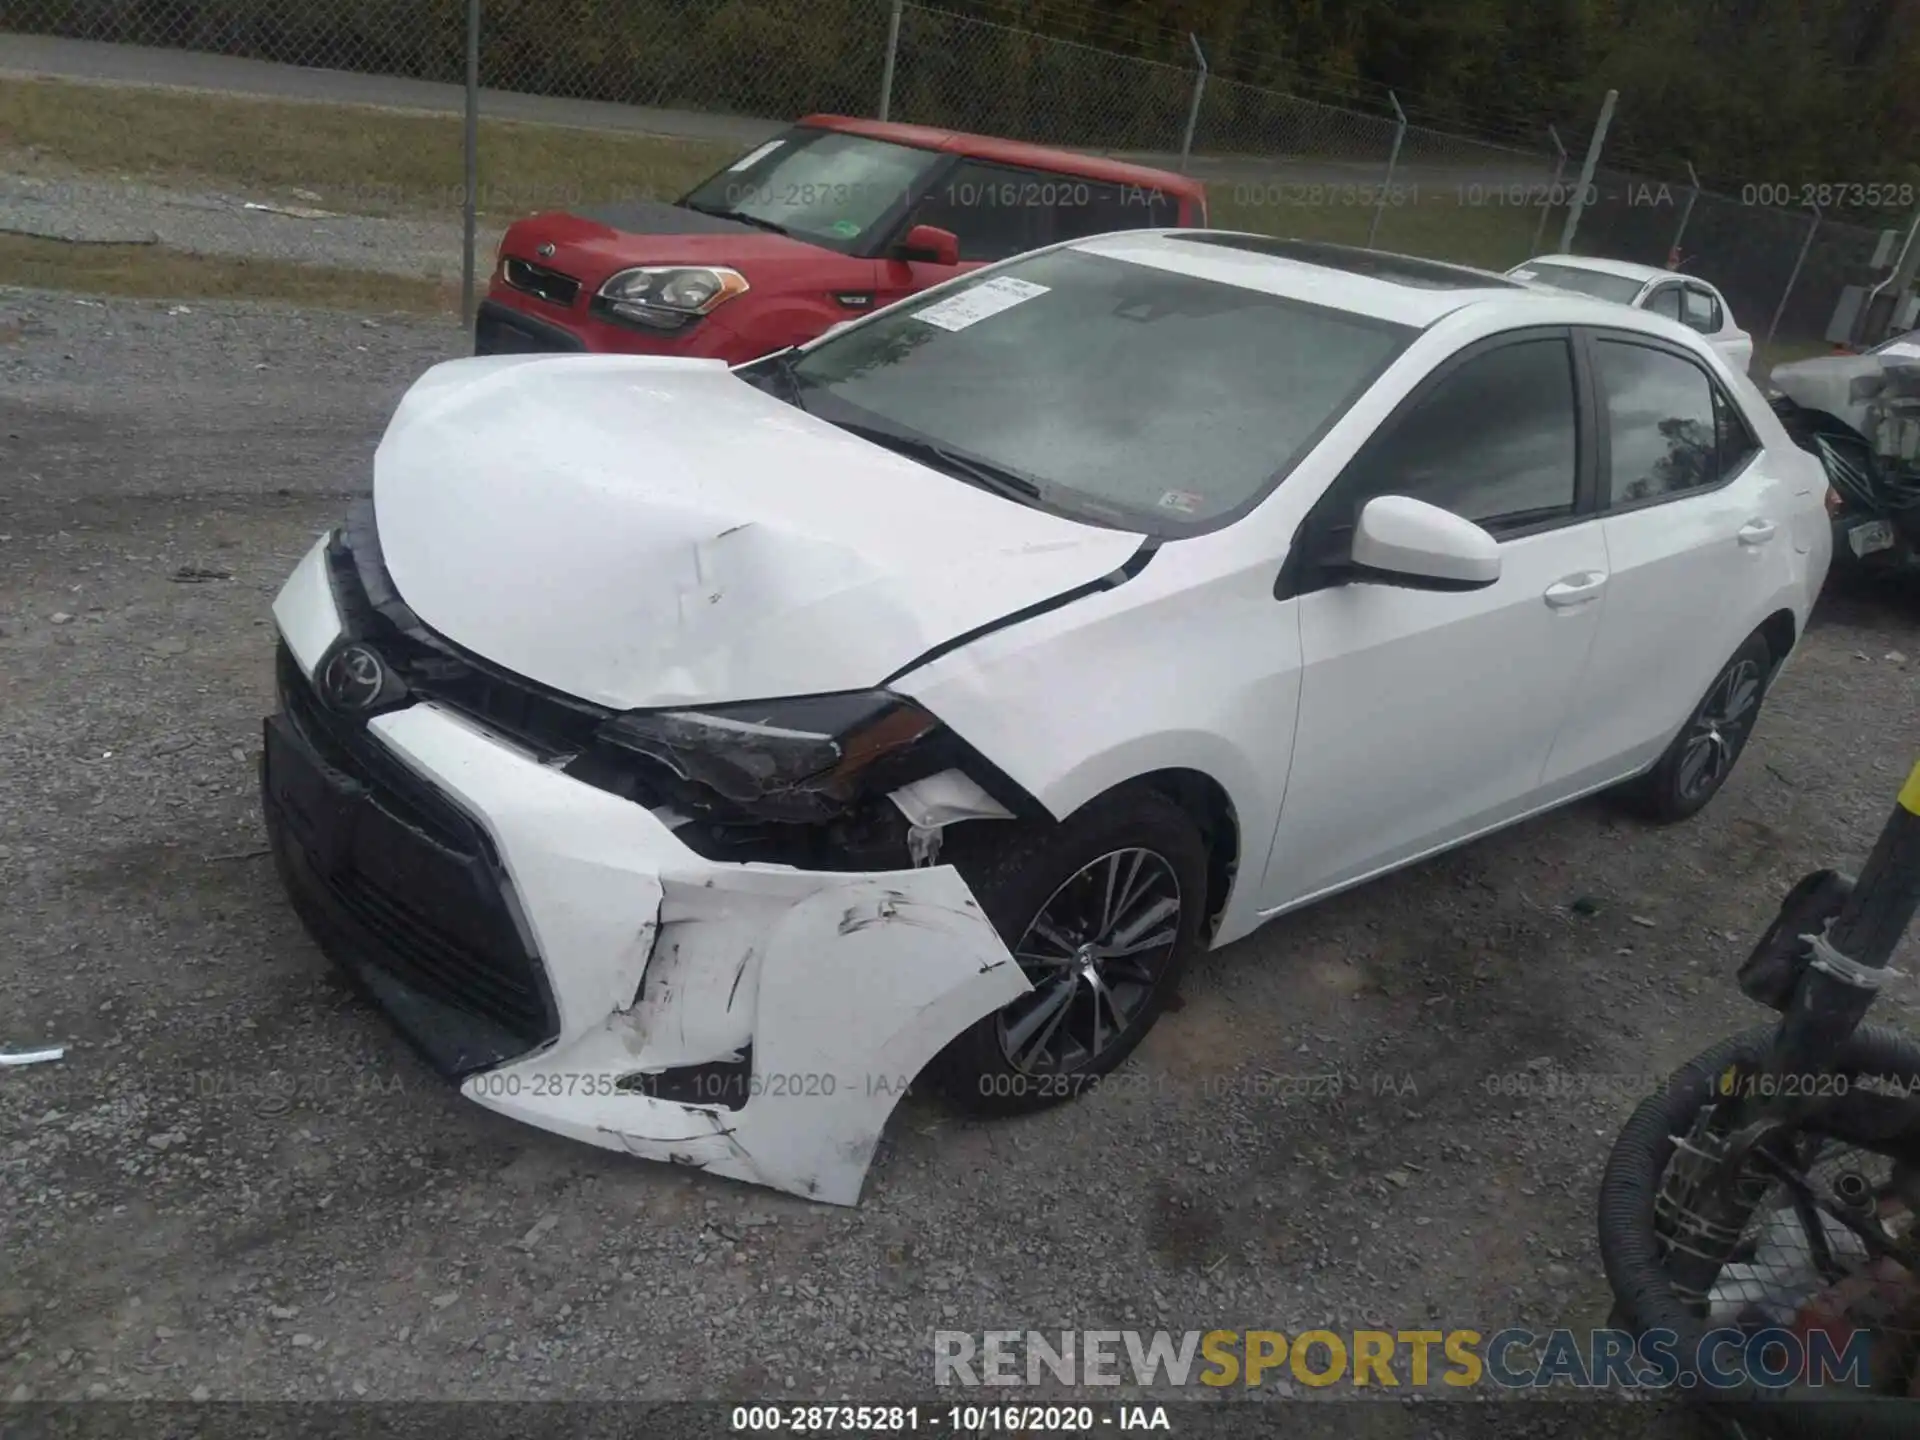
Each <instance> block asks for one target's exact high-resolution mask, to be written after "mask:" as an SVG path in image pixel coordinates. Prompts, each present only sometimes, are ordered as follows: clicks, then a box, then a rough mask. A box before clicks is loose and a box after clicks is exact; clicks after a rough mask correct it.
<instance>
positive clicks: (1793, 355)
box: [1753, 340, 1833, 379]
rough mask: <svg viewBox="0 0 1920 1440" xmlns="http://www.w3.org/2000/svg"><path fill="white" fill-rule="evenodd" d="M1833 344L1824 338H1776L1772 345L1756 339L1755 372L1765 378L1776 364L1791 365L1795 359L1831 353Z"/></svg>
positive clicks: (1806, 358) (1754, 347) (1811, 357)
mask: <svg viewBox="0 0 1920 1440" xmlns="http://www.w3.org/2000/svg"><path fill="white" fill-rule="evenodd" d="M1832 353H1833V346H1831V345H1829V344H1828V343H1827V342H1826V341H1824V340H1776V341H1774V342H1773V344H1771V345H1767V344H1763V343H1761V342H1759V341H1758V340H1756V341H1755V342H1754V346H1753V373H1754V374H1755V375H1758V376H1760V377H1761V378H1763V379H1764V378H1765V377H1766V376H1768V375H1771V374H1772V373H1773V367H1774V366H1776V365H1791V364H1792V363H1793V362H1794V361H1795V360H1811V359H1813V358H1814V356H1816V355H1831V354H1832Z"/></svg>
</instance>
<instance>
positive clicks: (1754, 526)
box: [1740, 520, 1776, 545]
mask: <svg viewBox="0 0 1920 1440" xmlns="http://www.w3.org/2000/svg"><path fill="white" fill-rule="evenodd" d="M1775 528H1776V527H1775V526H1774V523H1773V522H1772V521H1771V520H1749V521H1748V522H1747V523H1746V524H1744V525H1742V526H1741V527H1740V543H1741V544H1742V545H1764V544H1766V543H1767V542H1768V541H1769V540H1771V539H1773V535H1774V530H1775Z"/></svg>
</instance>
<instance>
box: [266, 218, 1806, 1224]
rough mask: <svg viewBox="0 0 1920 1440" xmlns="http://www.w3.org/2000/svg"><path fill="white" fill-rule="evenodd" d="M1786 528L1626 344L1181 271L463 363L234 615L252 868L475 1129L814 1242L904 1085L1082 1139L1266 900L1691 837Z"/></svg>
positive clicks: (1750, 688)
mask: <svg viewBox="0 0 1920 1440" xmlns="http://www.w3.org/2000/svg"><path fill="white" fill-rule="evenodd" d="M1825 491H1826V481H1825V477H1824V475H1823V473H1822V472H1821V470H1820V467H1819V464H1818V462H1817V461H1816V460H1815V459H1814V458H1813V457H1812V456H1811V455H1809V454H1807V453H1806V452H1804V451H1802V450H1800V449H1798V448H1797V447H1796V446H1794V445H1793V443H1792V442H1791V441H1790V440H1789V439H1788V438H1787V436H1786V435H1785V433H1784V432H1783V431H1782V430H1781V428H1780V425H1779V423H1778V422H1777V421H1776V420H1775V418H1774V416H1773V415H1772V413H1771V412H1770V411H1769V409H1768V407H1767V405H1766V403H1765V402H1764V400H1763V399H1762V398H1761V396H1760V394H1759V392H1758V391H1757V390H1755V389H1754V387H1753V385H1752V384H1751V382H1749V381H1748V380H1747V379H1746V378H1745V376H1744V375H1741V374H1739V373H1737V372H1736V371H1735V370H1734V369H1732V368H1730V367H1729V366H1728V365H1727V363H1726V362H1725V360H1724V359H1723V358H1721V357H1720V356H1718V355H1717V354H1716V353H1715V352H1714V351H1713V349H1712V348H1711V347H1710V346H1709V345H1708V344H1707V343H1706V342H1705V341H1704V340H1700V339H1698V338H1696V337H1691V336H1685V335H1680V334H1678V333H1677V332H1675V331H1674V330H1673V328H1672V327H1671V326H1668V325H1666V324H1664V323H1663V322H1661V321H1659V320H1657V319H1655V318H1653V317H1650V316H1644V315H1642V314H1641V313H1639V312H1636V311H1632V310H1628V309H1625V308H1623V307H1620V306H1616V305H1610V304H1607V303H1605V302H1602V301H1598V300H1589V299H1584V298H1581V297H1577V296H1570V295H1565V294H1556V293H1552V292H1547V291H1542V290H1538V289H1531V288H1528V287H1526V286H1523V285H1520V284H1517V283H1515V282H1512V281H1508V280H1506V279H1504V278H1502V277H1499V276H1492V275H1487V274H1484V273H1481V272H1478V271H1471V270H1463V269H1457V268H1454V267H1451V266H1446V265H1440V264H1435V263H1431V262H1427V261H1420V260H1410V259H1403V258H1399V257H1394V256H1388V255H1381V254H1377V253H1373V252H1367V251H1359V250H1348V249H1343V248H1340V247H1334V246H1323V245H1317V244H1306V243H1300V242H1288V241H1277V240H1270V239H1266V238H1263V237H1255V236H1246V235H1236V234H1226V233H1219V232H1192V231H1188V232H1163V233H1132V234H1125V235H1111V236H1103V237H1097V238H1093V239H1088V240H1082V241H1076V242H1072V243H1069V244H1067V245H1063V246H1057V247H1053V248H1051V249H1048V250H1043V251H1038V252H1034V253H1032V254H1029V255H1025V256H1021V257H1019V258H1016V259H1014V260H1011V261H1008V262H1005V263H1003V264H1000V265H996V266H993V267H989V268H987V269H984V270H980V271H976V272H974V273H973V274H971V275H968V276H966V277H963V278H961V279H959V280H956V281H954V282H952V283H950V284H947V285H944V286H941V287H939V288H938V289H935V290H932V291H929V292H926V293H924V294H922V295H919V296H916V297H914V298H913V299H911V300H908V301H904V302H902V303H899V304H896V305H894V306H892V307H890V308H888V309H884V310H881V311H878V312H876V313H874V314H872V315H870V316H867V317H864V318H862V319H860V320H858V321H856V322H854V323H853V324H851V325H850V326H847V327H844V328H842V329H841V330H839V331H836V332H833V333H830V334H829V335H827V336H825V337H823V338H822V339H820V340H817V341H815V342H813V343H812V344H810V345H808V346H806V347H804V348H802V349H799V350H794V351H786V352H782V353H780V354H778V355H774V356H770V357H768V358H767V359H765V360H761V361H757V362H755V363H753V364H751V365H747V366H743V367H740V368H737V369H729V368H727V367H726V366H725V365H723V364H721V363H719V362H715V361H703V360H676V359H659V358H644V357H628V356H612V355H604V356H540V357H521V356H514V357H488V358H483V359H465V360H456V361H452V362H450V363H447V364H443V365H440V366H437V367H435V368H434V369H432V370H430V371H429V372H428V373H427V374H426V375H425V376H423V377H422V378H421V379H420V380H419V381H418V383H417V384H415V385H414V387H413V388H412V390H411V391H410V392H409V393H408V395H407V396H406V398H405V399H404V400H403V401H402V403H401V405H400V407H399V410H398V412H397V413H396V414H395V416H394V418H393V420H392V423H391V426H390V428H389V429H388V431H387V433H386V436H385V438H384V439H383V440H382V442H381V444H380V447H379V450H378V452H377V455H376V457H375V462H374V474H373V487H372V496H371V498H370V499H369V500H367V501H364V502H361V503H360V504H359V505H358V506H356V507H355V508H354V509H353V511H352V512H351V513H350V515H349V516H348V517H347V519H346V521H345V523H344V524H343V525H342V526H341V527H340V528H339V529H337V530H335V531H334V532H332V533H330V534H328V535H326V536H324V537H322V538H321V539H320V540H319V542H318V543H316V544H315V545H314V547H313V549H312V551H311V552H310V553H309V554H308V555H307V556H306V558H305V559H304V560H303V561H302V562H301V563H300V565H299V567H298V568H297V569H296V571H295V572H294V574H293V575H292V576H291V578H290V579H289V580H288V581H287V583H286V585H285V587H284V588H283V590H282V591H281V593H280V595H279V597H278V599H277V600H276V602H275V605H274V617H275V620H276V623H277V627H278V631H279V639H280V645H279V659H278V678H279V707H278V710H277V713H275V714H274V715H273V716H272V717H270V718H269V719H268V721H267V722H266V747H265V756H264V760H263V765H262V793H263V801H264V807H265V813H266V819H267V823H268V829H269V833H270V834H271V836H272V841H273V849H274V854H275V857H276V860H277V863H278V865H279V868H280V872H281V876H282V878H283V880H284V882H285V884H286V886H287V889H288V891H289V892H290V894H291V895H292V897H293V899H294V902H295V904H296V906H297V908H298V910H299V912H300V913H301V915H302V917H303V918H304V920H305V921H306V923H307V925H308V926H309V928H310V929H311V930H312V931H313V932H314V934H315V935H316V937H317V938H318V939H319V940H320V942H321V943H322V945H323V947H324V948H325V949H326V950H327V951H328V952H329V953H330V954H331V955H333V956H334V957H335V958H336V959H338V960H339V961H340V962H341V963H342V964H343V965H345V966H346V967H347V968H348V969H349V971H350V972H351V973H352V974H353V975H354V976H355V977H356V979H357V980H358V981H359V983H360V984H361V985H362V986H363V987H364V988H365V989H366V990H367V991H368V992H369V993H370V994H371V995H372V996H373V997H374V998H375V1000H376V1001H377V1002H378V1003H379V1004H380V1005H381V1006H382V1007H383V1008H384V1009H385V1010H386V1011H387V1012H388V1014H389V1015H390V1016H391V1017H392V1019H393V1021H394V1023H395V1024H396V1026H397V1027H398V1028H399V1029H400V1030H401V1031H402V1032H403V1033H404V1034H405V1035H406V1036H407V1037H408V1038H409V1039H410V1040H411V1041H412V1042H413V1043H414V1044H415V1046H416V1047H417V1048H418V1049H419V1050H420V1051H421V1052H422V1053H423V1054H424V1055H425V1056H426V1057H427V1058H428V1059H429V1060H430V1061H431V1062H432V1063H433V1064H434V1065H435V1066H436V1067H437V1068H438V1069H440V1070H441V1071H442V1072H444V1073H445V1074H447V1075H448V1076H449V1077H451V1078H453V1079H454V1080H456V1081H457V1083H458V1084H459V1086H460V1088H461V1091H462V1093H463V1094H465V1095H466V1096H468V1097H470V1098H471V1099H473V1100H475V1101H477V1102H478V1103H480V1104H482V1105H485V1106H489V1107H491V1108H493V1109H495V1110H498V1111H500V1112H502V1113H504V1114H507V1115H510V1116H512V1117H514V1118H516V1119H519V1120H522V1121H526V1122H528V1123H530V1124H534V1125H538V1126H542V1127H544V1128H546V1129H549V1130H552V1131H556V1132H559V1133H561V1134H564V1135H570V1136H573V1137H575V1138H577V1139H580V1140H584V1141H587V1142H589V1143H592V1144H595V1145H601V1146H606V1147H609V1148H613V1149H618V1150H624V1151H628V1152H630V1153H632V1154H634V1155H638V1156H644V1157H648V1158H652V1159H658V1160H665V1161H673V1162H679V1163H683V1164H687V1165H692V1166H698V1167H700V1168H703V1169H706V1170H708V1171H711V1172H714V1173H716V1174H721V1175H727V1176H734V1177H738V1178H741V1179H745V1180H749V1181H754V1182H758V1183H762V1184H766V1185H771V1186H776V1187H779V1188H781V1189H785V1190H789V1191H792V1192H795V1193H798V1194H803V1195H808V1196H812V1197H814V1198H817V1199H820V1200H826V1201H832V1202H837V1203H843V1204H852V1203H855V1202H856V1201H857V1200H858V1198H859V1195H860V1191H861V1187H862V1183H863V1180H864V1176H865V1173H866V1170H867V1167H868V1164H869V1161H870V1159H871V1156H872V1153H873V1150H874V1146H875V1143H876V1141H877V1140H878V1138H879V1136H880V1134H881V1131H882V1129H883V1127H884V1125H885V1123H886V1120H887V1116H888V1114H889V1112H890V1111H891V1109H892V1107H893V1105H894V1103H895V1102H896V1100H897V1099H898V1098H899V1095H900V1093H901V1091H902V1090H903V1089H904V1088H905V1086H906V1084H907V1083H908V1082H910V1081H912V1080H914V1079H916V1078H917V1077H920V1076H921V1075H922V1074H923V1073H924V1074H926V1075H927V1077H928V1078H929V1079H932V1080H936V1081H937V1082H938V1083H939V1085H940V1086H941V1087H942V1088H943V1089H944V1090H945V1091H946V1092H947V1093H948V1094H949V1095H951V1096H952V1097H953V1098H954V1099H955V1100H956V1101H958V1102H959V1103H961V1104H963V1105H966V1106H969V1107H971V1108H974V1109H978V1110H982V1111H987V1112H1008V1111H1016V1110H1025V1109H1034V1108H1037V1107H1039V1106H1043V1105H1047V1104H1051V1103H1054V1102H1056V1101H1059V1100H1063V1099H1066V1098H1069V1097H1071V1096H1073V1095H1074V1094H1076V1093H1078V1092H1080V1091H1081V1090H1083V1089H1084V1088H1085V1087H1087V1086H1088V1085H1091V1084H1093V1083H1095V1082H1096V1081H1097V1080H1098V1078H1099V1077H1100V1076H1102V1075H1104V1074H1106V1073H1108V1072H1109V1071H1111V1070H1112V1069H1113V1068H1114V1067H1115V1066H1117V1065H1119V1064H1120V1063H1122V1061H1123V1060H1124V1059H1125V1058H1126V1056H1127V1055H1128V1053H1129V1052H1130V1051H1131V1050H1132V1049H1133V1047H1134V1046H1135V1045H1136V1044H1137V1043H1138V1042H1139V1040H1140V1038H1141V1037H1142V1035H1143V1034H1145V1032H1146V1031H1147V1030H1148V1028H1149V1027H1150V1026H1152V1025H1153V1023H1154V1021H1155V1019H1156V1017H1157V1016H1159V1014H1160V1013H1161V1011H1162V1009H1163V1008H1164V1007H1165V1005H1166V1003H1167V1001H1168V998H1169V996H1170V995H1171V993H1172V991H1173V989H1174V987H1175V985H1176V983H1177V981H1178V978H1179V975H1180V971H1181V967H1182V965H1183V964H1184V963H1185V962H1186V961H1187V960H1188V959H1189V958H1190V957H1191V956H1192V955H1193V954H1194V953H1195V952H1197V951H1199V950H1201V949H1204V948H1206V947H1209V946H1220V945H1223V944H1226V943H1227V942H1229V941H1232V940H1235V939H1237V938H1239V937H1241V936H1243V935H1245V934H1247V933H1248V932H1249V931H1251V930H1252V929H1254V928H1255V927H1256V926H1257V925H1258V924H1260V923H1261V922H1262V921H1263V920H1265V919H1267V918H1269V917H1271V916H1274V915H1277V914H1279V913H1281V912H1282V911H1286V910H1289V909H1292V908H1294V907H1296V906H1300V905H1303V904H1306V903H1308V902H1309V901H1312V900H1314V899H1316V898H1317V897H1320V896H1323V895H1326V894H1329V893H1331V892H1333V891H1336V890H1340V889H1344V888H1346V887H1348V886H1351V885H1354V884H1357V883H1359V882H1361V881H1363V880H1366V879H1368V878H1369V877H1371V876H1374V875H1378V874H1380V873H1382V872H1384V871H1388V870H1391V869H1394V868H1395V867H1398V866H1401V865H1404V864H1407V863H1408V862H1410V861H1413V860H1417V859H1419V858H1420V857H1422V856H1425V855H1430V854H1432V853H1434V852H1436V851H1438V850H1442V849H1445V848H1447V847H1449V846H1452V845H1456V844H1459V843H1461V842H1463V841H1465V840H1469V839H1471V838H1472V837H1474V836H1477V835H1480V834H1483V833H1485V832H1487V831H1489V830H1493V829H1495V828H1498V827H1500V826H1503V825H1507V824H1511V823H1512V822H1514V821H1517V820H1519V819H1521V818H1523V817H1525V816H1528V815H1531V814H1534V813H1537V812H1539V811H1542V810H1545V809H1547V808H1549V807H1552V806H1556V805H1559V804H1562V803H1564V802H1566V801H1569V800H1571V799H1573V798H1575V797H1576V796H1580V795H1584V794H1587V793H1589V792H1592V791H1596V790H1600V789H1603V788H1607V787H1615V786H1620V787H1624V791H1625V793H1626V795H1627V796H1628V797H1629V798H1631V799H1632V800H1633V801H1635V802H1636V803H1637V804H1638V805H1639V807H1640V808H1641V809H1642V810H1643V811H1645V812H1646V813H1648V814H1650V815H1652V816H1655V817H1657V818H1664V819H1676V818H1679V817H1682V816H1685V815H1688V814H1691V813H1692V812H1694V811H1696V810H1698V809H1699V808H1700V807H1701V806H1702V805H1704V804H1706V803H1707V801H1708V800H1709V799H1711V797H1712V796H1713V794H1714V793H1715V792H1716V791H1717V790H1718V788H1719V787H1720V785H1721V784H1722V783H1723V782H1724V781H1725V779H1726V778H1727V774H1728V772H1729V771H1730V769H1731V768H1732V767H1733V764H1734V762H1735V760H1736V759H1737V757H1738V756H1739V754H1740V751H1741V747H1742V746H1743V745H1744V743H1745V741H1746V739H1747V737H1748V735H1749V734H1750V733H1751V731H1752V728H1753V724H1754V720H1755V717H1756V716H1757V714H1758V712H1759V709H1760V705H1761V702H1762V699H1763V697H1764V696H1765V694H1766V690H1767V687H1768V685H1769V684H1770V683H1771V681H1772V680H1773V678H1774V676H1775V675H1776V674H1777V673H1778V671H1779V668H1780V666H1781V664H1782V662H1783V661H1784V660H1785V659H1786V658H1787V656H1788V654H1789V652H1790V651H1791V650H1792V649H1793V647H1794V645H1795V643H1796V641H1797V639H1798V637H1799V636H1800V634H1801V632H1802V630H1803V628H1804V626H1805V624H1806V619H1807V615H1808V612H1809V609H1810V608H1811V606H1812V603H1813V599H1814V596H1815V594H1816V593H1817V592H1818V590H1819V588H1820V584H1821V581H1822V579H1823V578H1824V575H1825V572H1826V567H1827V563H1828V558H1829V549H1830V544H1831V541H1830V530H1829V526H1828V523H1827V517H1826V513H1825V509H1824V503H1823V501H1824V496H1825Z"/></svg>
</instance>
